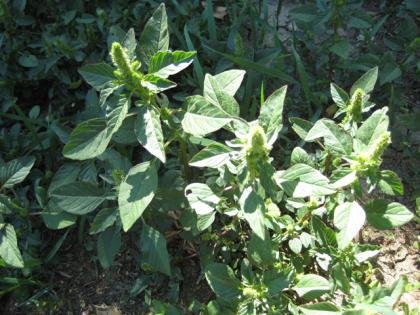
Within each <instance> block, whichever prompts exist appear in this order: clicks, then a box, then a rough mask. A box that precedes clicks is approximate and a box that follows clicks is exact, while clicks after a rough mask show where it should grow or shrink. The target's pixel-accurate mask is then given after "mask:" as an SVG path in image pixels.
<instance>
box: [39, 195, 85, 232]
mask: <svg viewBox="0 0 420 315" xmlns="http://www.w3.org/2000/svg"><path fill="white" fill-rule="evenodd" d="M41 217H42V221H44V223H45V225H46V226H47V227H48V228H49V229H51V230H60V229H64V228H66V227H69V226H72V225H73V224H75V223H76V220H77V216H76V215H74V214H71V213H68V212H65V211H63V210H62V209H59V208H58V206H57V205H56V204H54V202H52V201H50V202H49V203H48V207H47V210H45V211H42V212H41Z"/></svg>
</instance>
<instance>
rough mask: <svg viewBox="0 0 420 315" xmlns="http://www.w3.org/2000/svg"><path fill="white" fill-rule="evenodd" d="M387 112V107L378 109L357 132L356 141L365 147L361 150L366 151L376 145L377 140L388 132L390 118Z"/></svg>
mask: <svg viewBox="0 0 420 315" xmlns="http://www.w3.org/2000/svg"><path fill="white" fill-rule="evenodd" d="M387 111H388V108H387V107H384V108H381V109H378V110H377V111H375V112H374V113H373V114H372V115H371V116H370V117H369V118H368V119H366V121H365V122H364V123H363V124H362V125H361V126H360V128H359V129H358V130H357V132H356V139H357V140H359V141H360V142H361V143H362V144H363V145H364V146H365V147H363V148H361V150H366V149H367V148H369V147H371V146H372V145H374V144H375V141H376V139H378V138H379V136H380V135H381V134H382V133H383V132H385V131H387V130H388V126H389V117H388V115H387V114H386V113H387Z"/></svg>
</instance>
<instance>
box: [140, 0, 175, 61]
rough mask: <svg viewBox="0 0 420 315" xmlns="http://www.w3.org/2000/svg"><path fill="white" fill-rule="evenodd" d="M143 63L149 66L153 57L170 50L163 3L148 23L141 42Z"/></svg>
mask: <svg viewBox="0 0 420 315" xmlns="http://www.w3.org/2000/svg"><path fill="white" fill-rule="evenodd" d="M139 47H140V57H141V60H142V62H144V63H145V64H146V65H149V62H150V60H151V59H152V57H153V55H154V54H156V53H157V52H159V51H167V50H168V49H169V32H168V18H167V16H166V10H165V5H164V4H163V3H161V4H160V5H159V7H158V8H157V9H156V10H155V12H154V13H153V15H152V17H151V18H150V19H149V20H148V21H147V23H146V25H145V26H144V29H143V32H142V33H141V36H140V40H139Z"/></svg>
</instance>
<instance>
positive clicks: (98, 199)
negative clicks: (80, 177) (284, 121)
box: [51, 182, 106, 215]
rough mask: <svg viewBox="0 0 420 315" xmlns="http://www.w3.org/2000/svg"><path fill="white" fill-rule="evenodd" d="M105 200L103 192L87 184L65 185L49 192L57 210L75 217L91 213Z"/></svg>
mask: <svg viewBox="0 0 420 315" xmlns="http://www.w3.org/2000/svg"><path fill="white" fill-rule="evenodd" d="M105 199H106V195H105V191H104V190H103V189H102V188H99V187H97V186H96V185H94V184H92V183H88V182H77V183H70V184H66V185H63V186H60V187H58V188H57V189H55V190H54V191H52V192H51V201H52V202H53V203H55V204H56V205H57V207H58V208H60V209H63V210H64V211H66V212H68V213H73V214H77V215H82V214H86V213H89V212H92V211H93V210H95V209H96V208H97V207H98V206H99V205H100V204H101V203H102V202H104V200H105Z"/></svg>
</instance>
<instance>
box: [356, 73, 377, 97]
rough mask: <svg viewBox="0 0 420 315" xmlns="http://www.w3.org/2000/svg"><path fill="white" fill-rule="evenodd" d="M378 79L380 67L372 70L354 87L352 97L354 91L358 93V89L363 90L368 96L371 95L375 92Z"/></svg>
mask: <svg viewBox="0 0 420 315" xmlns="http://www.w3.org/2000/svg"><path fill="white" fill-rule="evenodd" d="M377 79H378V67H375V68H372V69H370V70H369V71H367V72H366V73H365V74H363V75H362V76H361V77H360V78H359V79H358V80H357V81H356V82H355V83H354V84H353V85H352V87H351V90H350V95H353V93H354V91H356V89H358V88H359V89H362V90H363V92H365V93H366V94H369V93H370V92H372V91H373V88H374V87H375V83H376V80H377Z"/></svg>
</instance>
